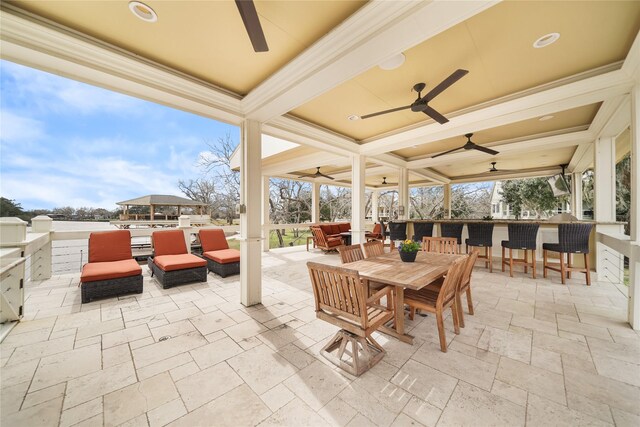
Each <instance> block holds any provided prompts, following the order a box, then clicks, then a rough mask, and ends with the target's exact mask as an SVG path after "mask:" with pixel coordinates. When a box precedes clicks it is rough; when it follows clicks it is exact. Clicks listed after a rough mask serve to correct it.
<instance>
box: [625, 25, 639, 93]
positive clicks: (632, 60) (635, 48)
mask: <svg viewBox="0 0 640 427" xmlns="http://www.w3.org/2000/svg"><path fill="white" fill-rule="evenodd" d="M622 71H624V72H625V73H626V74H627V75H628V76H629V77H630V78H632V79H634V80H635V81H636V82H640V32H638V34H636V38H635V40H634V41H633V44H632V45H631V49H630V50H629V54H628V55H627V57H626V58H625V60H624V64H622Z"/></svg>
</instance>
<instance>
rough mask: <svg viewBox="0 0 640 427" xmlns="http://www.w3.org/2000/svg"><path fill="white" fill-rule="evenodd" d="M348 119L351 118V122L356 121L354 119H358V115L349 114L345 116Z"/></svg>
mask: <svg viewBox="0 0 640 427" xmlns="http://www.w3.org/2000/svg"><path fill="white" fill-rule="evenodd" d="M347 118H348V119H349V120H351V121H352V122H354V121H356V120H360V116H356V115H355V114H352V115H350V116H349V117H347Z"/></svg>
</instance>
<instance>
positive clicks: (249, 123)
mask: <svg viewBox="0 0 640 427" xmlns="http://www.w3.org/2000/svg"><path fill="white" fill-rule="evenodd" d="M240 130H241V138H240V302H242V304H243V305H245V306H247V307H248V306H251V305H255V304H259V303H260V302H261V301H262V268H261V267H262V251H261V249H262V247H261V241H262V226H261V222H262V221H261V220H262V210H263V207H262V174H261V172H260V171H261V166H262V132H261V125H260V123H259V122H256V121H254V120H245V121H244V122H243V123H242V125H241V127H240Z"/></svg>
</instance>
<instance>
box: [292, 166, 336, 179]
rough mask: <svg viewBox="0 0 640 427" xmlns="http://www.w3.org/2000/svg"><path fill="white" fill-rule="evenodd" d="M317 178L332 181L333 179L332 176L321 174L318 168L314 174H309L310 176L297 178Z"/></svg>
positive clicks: (318, 167)
mask: <svg viewBox="0 0 640 427" xmlns="http://www.w3.org/2000/svg"><path fill="white" fill-rule="evenodd" d="M319 177H323V178H327V179H332V180H333V179H335V178H334V177H332V176H329V175H325V174H323V173H322V172H320V166H317V167H316V172H315V173H310V174H306V175H300V176H299V177H298V178H319Z"/></svg>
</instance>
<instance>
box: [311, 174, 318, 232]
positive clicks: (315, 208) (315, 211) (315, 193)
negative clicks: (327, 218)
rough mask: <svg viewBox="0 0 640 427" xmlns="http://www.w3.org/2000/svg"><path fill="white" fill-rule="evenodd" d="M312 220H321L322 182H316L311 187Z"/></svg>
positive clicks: (313, 221)
mask: <svg viewBox="0 0 640 427" xmlns="http://www.w3.org/2000/svg"><path fill="white" fill-rule="evenodd" d="M311 222H312V223H314V224H317V223H319V222H320V183H319V182H314V183H313V184H312V187H311Z"/></svg>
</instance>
